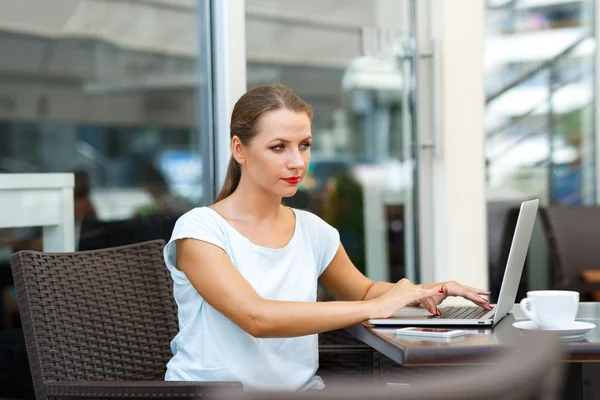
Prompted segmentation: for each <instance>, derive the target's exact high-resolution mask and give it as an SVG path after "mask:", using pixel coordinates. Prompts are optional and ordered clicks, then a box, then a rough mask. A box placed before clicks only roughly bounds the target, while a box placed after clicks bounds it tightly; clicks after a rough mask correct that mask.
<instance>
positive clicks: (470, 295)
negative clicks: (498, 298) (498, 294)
mask: <svg viewBox="0 0 600 400" xmlns="http://www.w3.org/2000/svg"><path fill="white" fill-rule="evenodd" d="M461 296H462V297H464V298H465V299H468V300H471V301H472V302H473V303H475V304H477V305H478V306H480V307H482V308H485V309H486V310H491V309H492V308H493V307H492V306H491V305H490V303H488V300H487V299H485V298H483V297H481V296H479V295H478V294H477V293H476V292H475V291H473V290H471V289H467V288H466V287H465V288H464V290H463V293H461Z"/></svg>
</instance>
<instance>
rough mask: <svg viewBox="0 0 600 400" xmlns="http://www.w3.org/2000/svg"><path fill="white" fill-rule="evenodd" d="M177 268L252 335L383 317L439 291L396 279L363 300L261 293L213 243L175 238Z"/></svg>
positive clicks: (303, 330)
mask: <svg viewBox="0 0 600 400" xmlns="http://www.w3.org/2000/svg"><path fill="white" fill-rule="evenodd" d="M176 245H177V268H178V269H180V270H181V271H183V272H184V273H185V275H186V276H187V277H188V279H189V280H190V282H191V283H192V285H193V286H194V287H195V288H196V290H197V291H198V293H199V294H200V296H202V298H203V299H204V300H205V301H206V302H207V303H208V304H210V305H211V306H212V307H213V308H215V309H216V310H217V311H219V312H220V313H221V314H223V315H225V316H226V317H227V318H229V319H230V320H231V321H233V322H234V323H235V324H236V325H238V326H239V327H240V328H242V329H243V330H244V331H246V332H248V333H249V334H250V335H252V336H254V337H293V336H304V335H310V334H314V333H320V332H325V331H330V330H335V329H340V328H344V327H346V326H350V325H353V324H356V323H359V322H363V321H365V320H368V319H370V318H387V317H389V316H391V315H392V314H393V313H394V312H395V311H397V310H398V309H400V308H402V307H404V306H406V305H407V304H409V303H411V302H413V301H415V300H419V299H421V298H424V297H428V296H432V295H434V294H436V293H438V288H435V289H423V288H420V287H417V286H415V285H413V284H411V283H410V282H408V281H400V282H399V283H397V284H396V285H395V287H394V289H396V290H390V291H389V292H387V293H386V294H385V295H383V296H380V297H378V298H376V299H372V300H366V301H334V302H323V303H310V302H292V301H275V300H265V299H263V298H261V297H260V296H259V295H258V293H256V291H255V290H254V288H252V286H251V285H250V284H249V283H248V281H246V279H244V277H243V276H242V275H241V274H240V273H239V272H238V270H237V269H236V268H235V267H234V266H233V264H232V263H231V261H230V260H229V258H228V257H227V254H225V252H224V251H223V250H222V249H220V248H219V247H217V246H214V245H212V244H209V243H206V242H202V241H199V240H195V239H180V240H178V241H177V242H176Z"/></svg>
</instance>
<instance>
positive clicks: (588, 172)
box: [0, 0, 598, 328]
mask: <svg viewBox="0 0 600 400" xmlns="http://www.w3.org/2000/svg"><path fill="white" fill-rule="evenodd" d="M435 3H436V0H432V1H431V2H430V1H418V2H417V1H416V0H304V1H301V2H300V1H294V0H245V1H241V0H238V1H233V0H232V1H226V2H222V3H220V2H219V1H218V0H213V1H210V0H199V1H196V0H51V1H50V0H0V54H2V57H0V173H41V172H75V171H76V172H77V174H76V196H77V188H80V189H81V195H80V199H83V200H82V202H83V203H82V204H83V206H82V209H83V210H84V211H83V212H82V213H81V215H79V216H78V215H76V224H77V225H78V229H80V230H81V229H82V228H81V224H82V222H83V220H84V218H86V215H87V218H90V215H91V216H92V217H93V218H94V220H95V221H97V222H106V223H108V222H118V221H121V222H122V221H130V220H133V219H136V218H140V217H144V216H152V215H154V216H169V217H172V218H175V219H176V217H177V216H179V215H181V214H182V213H183V212H185V211H187V210H189V209H191V208H192V207H196V206H200V205H209V204H211V202H212V200H213V199H214V196H215V193H217V192H218V189H219V187H220V184H221V182H222V178H223V172H222V171H223V167H222V166H223V164H224V163H226V162H227V158H228V157H226V155H227V153H226V152H227V149H226V144H227V140H228V132H227V123H228V121H227V118H228V114H227V109H228V108H229V109H230V108H231V106H232V104H233V102H235V100H236V98H232V97H235V96H232V95H231V94H230V95H229V96H230V97H227V95H223V93H224V89H223V88H224V87H229V86H228V85H232V84H231V82H234V83H235V85H233V86H236V88H237V89H236V90H237V92H236V91H235V90H234V92H235V93H237V95H239V94H241V93H243V92H244V91H245V90H246V89H249V88H252V87H255V86H258V85H261V84H264V83H272V82H282V83H284V84H286V85H287V86H289V87H290V88H292V89H293V90H294V91H296V93H298V94H299V95H300V96H301V97H302V98H303V99H305V100H306V101H307V102H309V103H310V104H311V105H312V106H313V108H314V112H315V117H314V121H313V136H314V146H313V148H312V163H311V167H310V171H309V174H308V176H307V178H306V179H305V180H304V182H303V183H302V184H301V187H300V190H299V192H298V194H297V195H296V196H294V197H293V198H291V199H288V203H289V204H290V205H292V206H294V207H298V208H303V209H307V210H311V211H313V212H315V213H317V214H318V215H320V216H321V217H323V218H324V219H325V220H326V221H328V222H329V223H331V224H332V225H334V226H335V227H337V228H338V229H339V231H340V235H341V238H342V242H343V243H344V245H345V247H346V249H347V251H348V253H349V255H350V257H351V259H352V260H353V262H354V263H355V264H356V266H357V267H358V268H359V269H360V270H361V271H363V272H365V273H366V274H367V275H369V276H370V277H371V278H373V279H382V280H390V281H395V280H398V279H400V278H402V277H408V278H409V279H412V280H415V281H422V280H431V279H436V280H439V278H444V277H445V276H446V275H445V274H446V272H444V271H452V268H454V267H452V266H451V265H454V264H452V263H451V262H449V263H450V264H448V265H450V267H448V268H446V267H445V266H446V264H444V263H443V262H441V263H440V262H439V261H438V259H436V258H435V257H434V256H433V253H435V251H434V249H436V251H442V250H443V249H442V248H441V247H439V246H437V245H436V243H438V242H436V239H435V238H436V237H437V236H436V235H438V236H439V235H444V236H447V237H450V238H456V237H458V238H460V237H462V238H463V241H466V242H467V244H465V247H466V248H469V246H472V247H473V248H481V251H479V250H478V251H477V253H476V256H475V257H474V261H472V260H471V261H467V262H465V264H466V267H465V270H469V268H471V266H472V265H473V263H475V264H477V263H479V265H481V267H480V269H481V272H480V274H479V275H477V276H482V277H484V278H482V279H479V278H477V279H475V278H474V280H475V281H476V282H471V283H470V284H473V285H476V284H480V285H482V286H489V287H491V288H492V289H495V288H497V287H498V285H499V280H500V279H501V276H502V275H501V274H502V273H503V270H504V269H503V268H504V267H503V265H504V264H503V263H504V262H505V259H506V249H507V241H508V243H509V242H510V238H511V237H512V230H511V225H510V223H507V222H506V221H510V216H511V215H513V217H514V211H515V206H518V204H519V202H520V201H522V200H525V199H529V198H533V197H538V198H540V199H541V202H542V205H543V206H544V207H549V206H556V205H561V206H578V207H579V206H589V205H594V204H596V203H597V198H598V193H597V181H598V173H597V171H598V165H597V162H596V149H597V140H596V135H597V133H596V112H595V110H596V107H597V103H596V85H597V83H596V76H597V74H596V70H597V63H596V59H597V51H596V35H597V33H596V32H597V30H596V25H597V20H596V7H597V5H596V2H595V1H594V0H485V1H483V2H482V5H481V6H479V5H478V6H477V7H470V8H465V9H466V10H470V11H468V12H469V14H465V16H464V21H461V20H459V19H458V17H453V18H454V19H453V20H452V21H451V22H453V24H454V25H452V24H450V25H449V27H448V28H447V29H452V28H453V27H457V26H459V25H468V26H469V27H474V28H473V29H474V30H473V32H474V33H473V39H472V40H473V41H472V42H466V43H453V42H452V41H451V38H448V37H444V36H443V33H444V31H443V30H440V29H442V28H439V24H438V22H439V21H440V18H441V20H444V18H446V19H445V21H446V22H447V21H448V18H450V17H451V16H448V15H450V14H451V12H449V13H448V14H447V16H446V17H436V16H435V14H436V7H435ZM477 4H479V3H477ZM236 13H237V14H236ZM226 15H241V17H240V18H241V19H238V20H235V19H234V22H235V23H234V22H230V23H231V24H232V26H229V25H227V24H228V22H227V21H226V18H225V16H226ZM233 25H235V26H233ZM228 29H230V30H231V32H233V34H231V35H230V36H227V37H229V39H228V38H227V37H226V35H224V34H223V32H224V31H227V30H228ZM432 32H433V33H432ZM436 32H437V34H436ZM228 40H229V41H228ZM444 40H447V42H444ZM232 42H235V43H233V44H232ZM232 48H233V49H241V51H233V52H232V53H228V52H231V51H232V50H231V49H232ZM440 49H441V50H440ZM458 49H461V50H460V51H463V52H471V53H472V57H471V58H469V59H464V63H465V65H469V66H468V67H463V66H460V67H458V68H475V67H476V68H475V69H474V71H476V73H475V74H474V75H472V77H471V78H469V77H468V76H467V79H466V80H465V76H464V75H461V76H460V77H457V78H456V79H459V81H458V83H456V85H458V88H459V89H460V87H461V86H462V87H464V93H465V98H462V96H461V93H463V92H461V91H460V90H458V91H456V92H450V89H449V88H450V86H449V85H450V84H451V83H452V82H451V81H452V80H453V76H454V75H451V74H450V73H449V72H448V71H451V70H450V69H449V67H448V65H450V64H451V63H454V64H456V65H462V64H460V62H461V60H460V59H459V58H460V57H461V56H460V54H462V53H460V51H458ZM453 50H456V51H453ZM471 53H469V54H471ZM224 54H225V55H228V57H230V58H229V59H236V60H239V59H242V61H243V65H241V66H238V69H237V70H236V69H234V71H233V72H234V73H235V71H240V70H241V71H242V74H239V73H238V74H237V75H235V76H233V77H231V76H230V77H227V76H226V74H227V73H228V72H227V71H228V70H229V69H228V67H227V65H226V64H223V62H224V61H223V59H226V58H227V57H225V56H224ZM453 54H456V55H455V56H453ZM232 57H233V58H232ZM236 57H237V58H236ZM453 57H455V58H456V59H455V58H453ZM470 60H476V61H477V62H475V63H473V62H472V61H470ZM478 60H479V61H478ZM479 62H480V64H479ZM454 64H453V65H454ZM474 66H475V67H474ZM223 71H225V72H223ZM479 72H480V73H479ZM479 75H481V76H479ZM228 79H230V81H228ZM236 79H237V80H243V82H237V81H236ZM479 84H481V89H482V90H479V88H480V86H478V85H479ZM446 89H447V90H446ZM440 90H441V91H442V92H441V93H440ZM444 90H446V92H444ZM479 92H482V93H481V94H480V95H479V94H478V93H479ZM444 93H452V98H451V99H448V98H446V97H444V96H445V95H444ZM471 93H476V96H474V97H473V96H470V94H471ZM467 98H468V99H470V100H467ZM463 101H466V102H467V103H468V104H470V105H471V104H476V105H477V107H476V108H472V109H471V115H470V114H469V110H467V111H466V112H464V113H463V114H461V115H460V116H459V117H460V118H462V119H463V120H464V119H471V118H472V120H473V124H474V126H475V127H476V128H475V129H474V130H471V131H467V130H465V131H462V130H461V129H458V130H451V129H448V126H447V125H444V123H442V122H440V121H443V120H444V118H446V121H447V120H449V119H450V118H451V117H452V115H451V114H452V112H451V111H449V110H450V105H451V104H454V105H455V106H456V104H460V103H461V102H463ZM469 101H471V103H469ZM473 102H474V103H473ZM444 110H445V114H444ZM223 116H225V117H223ZM480 122H481V123H480ZM440 124H441V126H439V125H440ZM444 128H446V129H444ZM444 141H445V145H444V146H441V145H440V143H444ZM479 144H482V146H480V145H479ZM440 146H441V147H440ZM444 157H445V158H444ZM452 160H456V162H457V163H458V164H460V163H462V162H464V160H469V163H468V164H460V165H462V167H461V168H463V169H462V170H461V169H460V168H459V169H454V170H453V169H452V167H450V166H449V165H450V164H449V163H451V162H452ZM440 166H441V167H440ZM440 168H446V169H447V171H450V172H447V174H454V175H448V176H450V178H447V180H446V181H445V183H444V184H443V185H439V184H438V183H439V181H438V180H436V178H435V174H436V171H439V170H440ZM472 170H476V174H480V176H481V182H479V181H478V179H479V178H477V177H478V176H479V175H475V177H476V179H474V180H472V179H471V178H470V176H467V175H465V176H464V179H462V180H461V176H462V175H461V174H462V173H463V172H465V171H472ZM452 171H453V172H452ZM461 171H462V172H461ZM432 177H433V178H432ZM473 182H474V183H473ZM463 184H465V185H467V186H465V187H462V186H461V185H463ZM457 185H458V186H460V190H462V191H463V192H468V193H475V194H473V195H471V194H470V195H469V196H471V197H470V198H471V199H472V201H473V203H474V204H477V207H476V208H470V207H469V206H468V205H467V206H465V207H466V208H469V210H466V211H465V212H466V213H467V214H465V215H467V216H469V215H472V219H471V218H470V217H469V218H467V219H466V220H461V219H460V218H459V219H458V220H457V219H452V218H451V217H448V218H446V216H447V215H451V213H452V212H453V209H452V207H451V206H450V203H447V204H446V206H445V207H446V208H442V209H443V210H445V211H443V212H439V207H437V206H436V205H435V204H434V203H435V202H436V201H441V202H444V201H445V200H444V196H443V195H442V196H440V195H439V193H438V194H436V193H437V192H436V191H437V190H446V189H440V188H444V187H449V188H451V187H453V186H457ZM469 185H471V186H469ZM472 185H480V186H481V190H480V191H477V190H474V191H472V192H471V190H472V189H473V186H472ZM465 188H466V189H465ZM447 190H451V189H447ZM442 194H443V193H442ZM445 195H446V197H451V192H445ZM76 203H77V198H76ZM436 207H437V208H436ZM3 212H6V210H4V211H3ZM468 212H471V213H472V214H468ZM511 213H513V214H511ZM470 221H475V222H474V225H473V227H462V228H460V229H458V228H456V226H457V225H461V224H462V223H463V222H464V223H465V224H466V225H469V224H470V223H471V222H470ZM438 223H440V224H443V226H442V227H441V228H439V229H438V228H437V227H438V225H437V224H438ZM512 223H513V225H512V227H513V228H514V220H513V221H512ZM466 225H465V226H466ZM448 226H449V227H450V228H448ZM436 229H437V231H436ZM451 229H457V230H455V231H451ZM461 229H462V230H461ZM436 232H442V233H441V234H440V233H436ZM449 232H455V233H452V234H450V233H449ZM84 233H85V232H83V231H79V232H78V235H79V234H80V235H82V237H83V236H85V235H84ZM461 235H464V236H461ZM547 236H548V235H547V232H546V230H545V228H544V226H543V225H542V224H541V222H540V223H538V224H537V226H536V232H535V234H534V238H533V240H532V247H531V251H530V253H529V256H528V261H527V266H526V272H525V278H524V283H523V288H522V291H521V292H520V293H521V294H522V293H523V290H525V289H527V288H529V289H536V288H537V289H539V288H549V287H555V286H556V284H557V282H556V281H555V278H554V272H553V270H552V260H551V255H550V250H549V245H548V241H547ZM39 237H40V231H39V229H35V228H31V229H9V230H3V231H0V238H1V241H0V262H1V263H2V265H3V266H2V269H1V276H2V285H3V290H4V292H3V293H4V294H3V307H4V311H3V312H4V314H6V313H7V311H6V310H7V309H8V310H9V311H8V314H10V315H9V316H8V317H5V318H3V324H4V327H5V328H7V327H10V328H14V327H18V325H19V323H18V318H17V319H15V317H14V316H13V315H12V314H13V313H14V312H16V310H14V305H12V306H11V305H10V304H9V303H11V301H12V300H11V292H10V285H11V279H12V278H11V276H10V269H9V267H8V264H7V261H8V256H9V255H10V254H11V253H12V252H14V251H17V250H21V249H25V248H39V247H40V246H41V245H40V242H39V240H38V239H39ZM36 240H37V241H36ZM449 240H450V239H449ZM452 240H457V239H452ZM80 247H81V246H80ZM446 247H447V248H449V249H451V248H452V243H450V242H449V243H448V244H447V245H446ZM444 248H445V247H444ZM486 248H487V251H486V250H485V249H486ZM440 249H442V250H440ZM447 251H448V254H450V253H452V252H451V250H447ZM457 251H458V250H457ZM442 256H443V257H446V256H447V254H446V253H443V254H442ZM451 256H452V255H451ZM452 257H455V259H457V260H459V261H452V262H460V256H458V255H454V256H452ZM484 264H485V265H484ZM478 268H479V267H478ZM470 271H473V268H471V269H470ZM449 273H450V272H449ZM468 273H470V272H465V274H468ZM455 275H456V274H455ZM465 276H469V275H465ZM456 279H457V280H458V279H459V278H456ZM478 279H479V280H478ZM463 280H464V279H463ZM467 283H469V282H467ZM11 307H13V308H11Z"/></svg>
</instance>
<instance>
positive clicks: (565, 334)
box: [513, 321, 596, 339]
mask: <svg viewBox="0 0 600 400" xmlns="http://www.w3.org/2000/svg"><path fill="white" fill-rule="evenodd" d="M513 326H514V327H515V328H517V329H518V330H520V331H521V332H526V331H539V330H544V331H550V332H556V333H558V334H559V335H560V337H561V338H562V339H580V338H582V337H583V335H585V333H586V332H587V331H589V330H590V329H594V328H595V327H596V325H594V324H592V323H591V322H583V321H573V322H572V323H571V324H569V326H566V327H564V328H555V329H540V328H538V326H537V325H536V324H535V323H533V321H519V322H515V323H514V324H513Z"/></svg>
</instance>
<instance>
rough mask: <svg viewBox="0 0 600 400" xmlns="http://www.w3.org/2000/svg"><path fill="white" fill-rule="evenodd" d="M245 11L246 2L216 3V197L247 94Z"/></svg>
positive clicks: (222, 0)
mask: <svg viewBox="0 0 600 400" xmlns="http://www.w3.org/2000/svg"><path fill="white" fill-rule="evenodd" d="M245 9H246V2H245V1H244V0H213V15H212V24H213V34H214V40H213V46H212V52H213V57H214V60H215V63H214V77H215V84H214V94H215V95H214V96H215V97H214V105H215V110H216V111H215V141H214V145H215V180H216V184H217V190H216V193H218V192H219V191H220V189H221V185H222V184H223V182H224V181H225V175H226V173H227V164H228V162H229V157H230V156H231V146H230V139H229V122H230V120H231V112H232V111H233V106H234V105H235V102H236V101H237V100H238V99H239V98H240V97H241V96H242V95H243V94H244V93H245V92H246V32H245V29H246V14H245Z"/></svg>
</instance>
